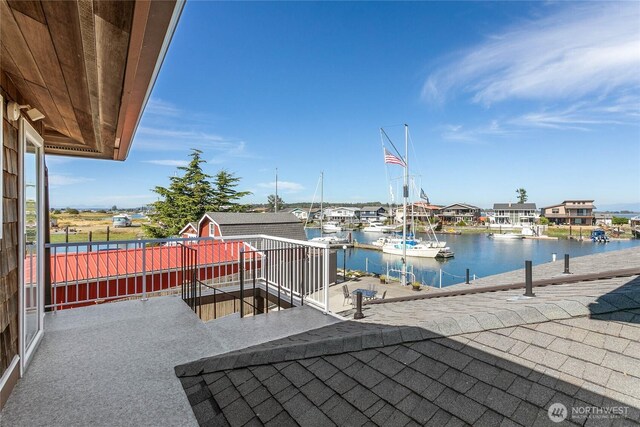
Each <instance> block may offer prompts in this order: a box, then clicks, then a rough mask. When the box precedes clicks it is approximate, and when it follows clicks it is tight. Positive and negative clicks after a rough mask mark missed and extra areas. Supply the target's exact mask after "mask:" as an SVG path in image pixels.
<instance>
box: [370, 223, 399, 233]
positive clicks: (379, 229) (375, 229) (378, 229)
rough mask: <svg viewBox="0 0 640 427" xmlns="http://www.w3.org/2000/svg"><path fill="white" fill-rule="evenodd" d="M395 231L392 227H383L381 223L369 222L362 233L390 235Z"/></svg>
mask: <svg viewBox="0 0 640 427" xmlns="http://www.w3.org/2000/svg"><path fill="white" fill-rule="evenodd" d="M395 229H396V228H395V227H394V226H393V225H384V224H383V223H381V222H370V223H369V225H367V226H366V227H364V228H363V229H362V231H364V232H365V233H390V232H392V231H394V230H395Z"/></svg>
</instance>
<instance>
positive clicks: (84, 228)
mask: <svg viewBox="0 0 640 427" xmlns="http://www.w3.org/2000/svg"><path fill="white" fill-rule="evenodd" d="M51 218H52V219H54V218H55V219H56V220H57V222H58V228H57V229H53V228H52V229H51V234H50V237H51V243H64V241H65V232H64V231H65V228H66V227H69V241H70V242H88V241H89V232H91V233H92V237H91V240H92V241H94V242H103V241H106V240H107V227H109V240H137V239H138V238H144V231H143V229H142V224H144V222H145V220H143V219H134V220H133V225H132V226H131V227H126V228H114V227H113V222H112V215H111V214H109V213H104V212H102V213H100V212H80V213H79V214H76V215H74V214H68V213H66V212H62V213H60V214H55V215H51Z"/></svg>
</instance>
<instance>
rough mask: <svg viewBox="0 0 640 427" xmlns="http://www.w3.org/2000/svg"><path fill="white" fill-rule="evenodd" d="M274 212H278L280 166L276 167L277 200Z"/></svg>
mask: <svg viewBox="0 0 640 427" xmlns="http://www.w3.org/2000/svg"><path fill="white" fill-rule="evenodd" d="M274 206H275V208H274V210H273V211H274V212H275V213H278V168H276V200H275V205H274Z"/></svg>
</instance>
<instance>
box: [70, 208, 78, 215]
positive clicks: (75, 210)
mask: <svg viewBox="0 0 640 427" xmlns="http://www.w3.org/2000/svg"><path fill="white" fill-rule="evenodd" d="M67 213H68V214H69V215H78V214H79V213H80V211H78V209H74V208H67Z"/></svg>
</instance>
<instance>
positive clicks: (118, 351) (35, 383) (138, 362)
mask: <svg viewBox="0 0 640 427" xmlns="http://www.w3.org/2000/svg"><path fill="white" fill-rule="evenodd" d="M278 319H280V320H278ZM335 321H337V319H335V318H333V317H330V316H325V315H323V314H322V313H320V312H318V311H316V310H314V309H312V308H308V307H304V308H300V309H297V308H294V309H290V310H285V311H282V312H279V313H278V312H270V313H269V314H268V315H264V316H257V317H255V318H245V319H242V320H240V319H239V318H237V317H236V318H229V319H220V320H219V321H215V322H210V323H208V324H204V323H202V322H201V321H200V320H199V319H198V318H197V317H196V316H195V315H194V314H193V313H192V312H191V311H190V310H189V309H188V308H187V306H186V305H185V304H184V303H183V302H182V300H181V299H180V298H177V297H156V298H151V299H149V300H148V301H146V302H144V303H143V302H141V301H126V302H118V303H112V304H104V305H100V306H96V307H85V308H78V309H72V310H65V311H63V312H59V313H58V314H56V315H47V316H46V321H45V335H44V340H43V342H42V343H41V346H40V348H39V349H38V351H37V353H36V355H35V357H34V359H33V362H32V364H31V366H30V367H29V369H28V370H27V372H26V375H25V377H24V378H23V379H22V380H20V381H19V383H18V385H17V387H16V389H15V390H14V391H13V393H12V395H11V397H10V398H9V401H8V402H7V405H6V406H5V408H4V409H3V411H2V413H1V414H0V424H1V425H2V426H88V425H94V426H118V425H120V426H131V425H135V426H189V425H197V423H196V419H195V417H194V415H193V411H192V410H191V407H190V406H189V402H188V400H187V399H186V397H185V394H184V391H183V389H182V387H181V385H180V382H179V381H178V379H177V378H176V377H175V373H174V366H175V365H176V364H179V363H186V362H189V361H192V360H195V359H198V358H202V357H205V356H211V355H215V354H220V353H223V352H227V351H229V350H232V349H235V348H238V347H245V346H248V345H254V344H258V343H261V342H264V341H267V340H271V339H274V338H279V337H283V336H286V335H289V334H295V333H299V332H302V331H305V330H307V329H311V328H315V327H319V326H323V325H326V324H328V323H331V322H335ZM217 322H220V323H219V325H218V327H217V326H216V323H217ZM289 326H291V328H290V329H289ZM305 328H306V329H305ZM272 329H277V330H272Z"/></svg>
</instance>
